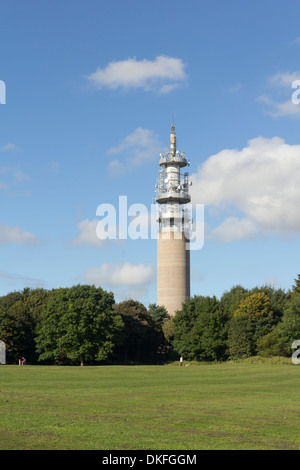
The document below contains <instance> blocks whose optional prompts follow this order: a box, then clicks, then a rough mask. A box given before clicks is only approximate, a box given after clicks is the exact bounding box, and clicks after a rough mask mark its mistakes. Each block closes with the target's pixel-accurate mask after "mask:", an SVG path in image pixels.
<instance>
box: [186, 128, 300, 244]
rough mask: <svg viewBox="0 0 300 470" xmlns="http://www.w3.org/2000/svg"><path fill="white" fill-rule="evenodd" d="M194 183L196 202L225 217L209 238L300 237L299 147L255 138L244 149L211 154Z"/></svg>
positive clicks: (275, 140)
mask: <svg viewBox="0 0 300 470" xmlns="http://www.w3.org/2000/svg"><path fill="white" fill-rule="evenodd" d="M191 179H192V181H193V186H192V187H191V194H192V201H193V203H197V202H198V203H204V204H205V206H206V208H211V209H212V208H213V209H218V212H219V215H220V213H221V215H223V216H225V220H224V221H223V222H222V223H221V225H220V226H219V227H218V228H216V229H214V230H213V231H212V232H211V233H210V235H209V236H210V237H211V238H213V237H214V238H218V239H222V240H223V241H231V240H236V239H242V238H249V237H254V235H255V232H256V233H257V234H260V235H267V234H270V233H278V234H279V233H281V234H282V233H283V234H288V235H291V234H292V235H296V234H299V233H300V211H299V200H300V145H289V144H287V143H285V141H284V140H283V139H281V138H279V137H273V138H272V139H268V138H264V137H257V138H255V139H252V140H250V141H249V142H248V146H246V147H245V148H243V149H241V150H236V149H231V150H222V151H221V152H219V153H218V154H216V155H212V156H211V157H209V158H208V159H207V160H206V161H205V162H204V163H203V165H201V166H200V167H199V168H198V171H197V173H195V174H193V175H192V176H191ZM229 210H230V217H231V218H228V211H229ZM233 211H234V214H232V212H233ZM241 214H242V216H241Z"/></svg>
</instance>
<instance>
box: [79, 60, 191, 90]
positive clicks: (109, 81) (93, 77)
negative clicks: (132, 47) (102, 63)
mask: <svg viewBox="0 0 300 470" xmlns="http://www.w3.org/2000/svg"><path fill="white" fill-rule="evenodd" d="M86 78H87V79H88V80H89V81H90V82H91V83H92V84H93V85H94V86H95V87H96V88H98V89H101V88H104V87H108V88H112V89H115V88H124V89H129V88H143V89H144V90H145V91H154V92H158V93H169V92H170V91H172V90H173V89H174V88H175V87H177V86H178V85H179V84H180V83H182V82H184V81H185V80H186V78H187V77H186V73H185V70H184V64H183V62H182V60H181V59H177V58H173V57H166V56H157V57H156V58H155V60H153V61H150V60H147V59H143V60H140V61H138V60H136V58H130V59H127V60H121V61H117V62H110V63H109V64H108V65H107V66H106V67H105V68H103V69H101V68H100V67H98V68H97V70H96V72H94V73H92V74H90V75H88V76H87V77H86Z"/></svg>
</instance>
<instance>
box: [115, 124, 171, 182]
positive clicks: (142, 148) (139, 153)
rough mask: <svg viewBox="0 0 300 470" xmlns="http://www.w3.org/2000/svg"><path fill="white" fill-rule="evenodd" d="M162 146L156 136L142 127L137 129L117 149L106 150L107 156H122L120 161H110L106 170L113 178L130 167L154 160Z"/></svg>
mask: <svg viewBox="0 0 300 470" xmlns="http://www.w3.org/2000/svg"><path fill="white" fill-rule="evenodd" d="M161 148H162V145H161V143H160V142H159V140H158V137H157V135H156V134H155V133H154V132H153V131H151V130H149V129H144V128H142V127H138V128H137V129H135V130H134V131H133V132H132V133H131V134H129V135H128V136H127V137H125V138H124V139H123V140H122V141H121V142H120V144H119V145H118V146H117V147H112V148H110V149H109V150H108V154H110V155H116V154H122V160H123V161H120V160H118V159H114V160H112V161H111V162H110V163H109V164H108V169H109V171H110V173H111V175H113V176H117V175H120V174H122V173H124V172H125V171H126V170H128V169H129V170H130V169H131V168H132V167H136V166H139V165H142V164H144V163H146V162H148V161H151V160H154V159H155V158H157V156H158V155H159V152H160V151H161Z"/></svg>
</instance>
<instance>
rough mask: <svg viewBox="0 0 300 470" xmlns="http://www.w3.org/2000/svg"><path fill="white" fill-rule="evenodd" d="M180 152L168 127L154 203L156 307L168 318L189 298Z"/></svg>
mask: <svg viewBox="0 0 300 470" xmlns="http://www.w3.org/2000/svg"><path fill="white" fill-rule="evenodd" d="M189 164H190V162H188V161H187V159H186V156H185V153H184V152H178V151H177V150H176V134H175V126H174V124H172V127H171V135H170V148H169V149H168V151H167V152H166V155H163V154H162V153H161V154H160V161H159V165H160V167H161V169H160V170H159V177H158V182H157V185H156V202H157V204H158V222H159V228H158V237H157V305H159V306H164V307H165V308H166V309H167V311H168V313H169V315H171V316H174V315H175V314H176V311H177V310H181V308H182V303H183V302H185V301H186V299H187V297H190V249H189V248H190V247H189V237H188V236H187V234H188V232H189V228H190V223H191V220H190V216H189V213H188V210H187V208H186V207H187V206H185V204H187V203H189V202H191V196H190V194H189V186H190V185H191V182H190V181H189V174H188V172H184V173H183V174H182V173H181V171H182V169H183V168H184V167H186V166H187V165H189Z"/></svg>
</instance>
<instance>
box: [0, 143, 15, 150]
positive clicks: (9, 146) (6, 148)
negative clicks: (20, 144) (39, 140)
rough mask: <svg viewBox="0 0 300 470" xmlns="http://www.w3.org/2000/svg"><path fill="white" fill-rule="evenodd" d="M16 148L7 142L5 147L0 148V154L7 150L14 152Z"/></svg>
mask: <svg viewBox="0 0 300 470" xmlns="http://www.w3.org/2000/svg"><path fill="white" fill-rule="evenodd" d="M16 148H17V147H16V145H15V144H12V143H11V142H8V143H7V144H5V145H2V146H1V147H0V151H1V152H7V151H8V150H15V149H16Z"/></svg>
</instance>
